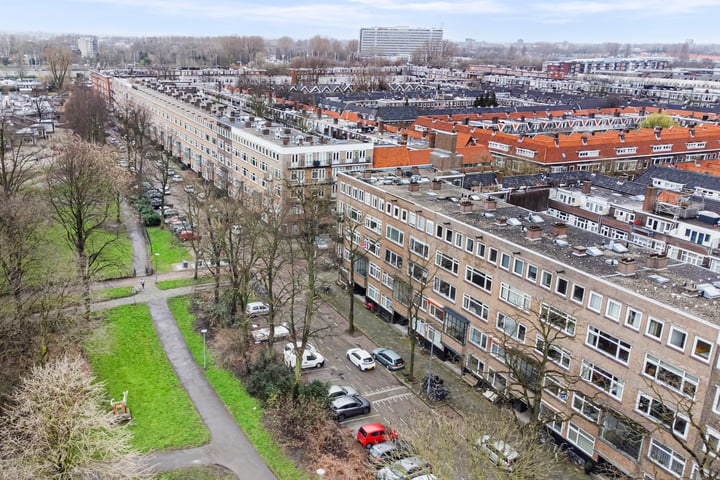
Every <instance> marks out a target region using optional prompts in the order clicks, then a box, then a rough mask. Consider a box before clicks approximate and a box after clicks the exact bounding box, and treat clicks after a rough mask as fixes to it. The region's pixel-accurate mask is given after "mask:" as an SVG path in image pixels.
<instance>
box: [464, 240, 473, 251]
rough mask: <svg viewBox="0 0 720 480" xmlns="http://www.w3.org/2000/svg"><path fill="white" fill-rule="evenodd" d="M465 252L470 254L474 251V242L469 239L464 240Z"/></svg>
mask: <svg viewBox="0 0 720 480" xmlns="http://www.w3.org/2000/svg"><path fill="white" fill-rule="evenodd" d="M465 251H466V252H470V253H473V252H474V251H475V240H473V239H472V238H470V237H468V238H466V239H465Z"/></svg>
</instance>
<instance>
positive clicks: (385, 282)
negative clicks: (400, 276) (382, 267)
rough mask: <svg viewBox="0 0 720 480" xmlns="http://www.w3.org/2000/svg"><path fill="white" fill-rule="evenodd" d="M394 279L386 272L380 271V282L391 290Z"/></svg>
mask: <svg viewBox="0 0 720 480" xmlns="http://www.w3.org/2000/svg"><path fill="white" fill-rule="evenodd" d="M394 283H395V279H394V278H393V276H392V275H390V274H389V273H388V272H382V284H383V285H385V286H386V287H388V288H389V289H390V290H392V288H393V285H394Z"/></svg>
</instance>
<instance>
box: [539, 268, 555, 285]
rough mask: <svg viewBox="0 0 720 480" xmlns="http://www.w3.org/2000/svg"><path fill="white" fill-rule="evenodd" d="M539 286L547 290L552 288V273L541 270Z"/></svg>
mask: <svg viewBox="0 0 720 480" xmlns="http://www.w3.org/2000/svg"><path fill="white" fill-rule="evenodd" d="M540 285H542V286H543V287H545V288H548V289H549V288H550V287H551V286H552V273H550V272H547V271H545V270H543V272H542V276H541V277H540Z"/></svg>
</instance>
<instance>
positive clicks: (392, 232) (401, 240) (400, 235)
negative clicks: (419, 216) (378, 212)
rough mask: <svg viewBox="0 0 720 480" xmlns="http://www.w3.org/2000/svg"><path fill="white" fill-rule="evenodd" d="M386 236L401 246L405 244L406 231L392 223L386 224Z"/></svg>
mask: <svg viewBox="0 0 720 480" xmlns="http://www.w3.org/2000/svg"><path fill="white" fill-rule="evenodd" d="M394 237H396V238H394ZM385 238H387V239H388V240H390V241H391V242H393V243H395V244H397V245H400V246H401V247H402V246H403V245H405V232H403V231H402V230H400V229H399V228H396V227H393V226H392V225H386V226H385Z"/></svg>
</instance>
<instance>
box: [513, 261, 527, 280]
mask: <svg viewBox="0 0 720 480" xmlns="http://www.w3.org/2000/svg"><path fill="white" fill-rule="evenodd" d="M523 270H525V262H523V261H522V260H520V259H518V258H516V259H515V261H514V262H513V273H514V274H515V275H520V276H521V277H522V274H523Z"/></svg>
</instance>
